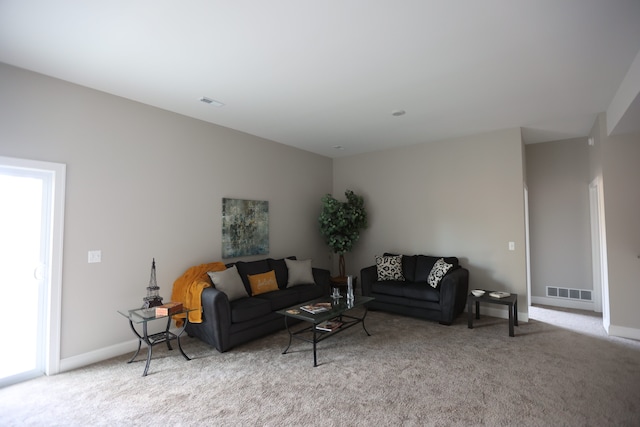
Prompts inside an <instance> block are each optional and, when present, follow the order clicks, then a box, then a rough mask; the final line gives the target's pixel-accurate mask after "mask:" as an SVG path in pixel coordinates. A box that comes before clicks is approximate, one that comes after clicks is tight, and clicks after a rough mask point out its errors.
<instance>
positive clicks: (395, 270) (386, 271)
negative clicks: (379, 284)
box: [376, 255, 404, 281]
mask: <svg viewBox="0 0 640 427" xmlns="http://www.w3.org/2000/svg"><path fill="white" fill-rule="evenodd" d="M376 271H377V272H378V280H379V281H382V280H399V281H404V275H403V274H402V255H389V256H376Z"/></svg>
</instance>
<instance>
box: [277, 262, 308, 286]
mask: <svg viewBox="0 0 640 427" xmlns="http://www.w3.org/2000/svg"><path fill="white" fill-rule="evenodd" d="M284 262H285V263H287V268H288V269H289V280H288V281H287V288H290V287H292V286H296V285H309V284H314V283H316V282H315V280H313V270H312V268H311V260H310V259H305V260H293V259H287V258H285V259H284Z"/></svg>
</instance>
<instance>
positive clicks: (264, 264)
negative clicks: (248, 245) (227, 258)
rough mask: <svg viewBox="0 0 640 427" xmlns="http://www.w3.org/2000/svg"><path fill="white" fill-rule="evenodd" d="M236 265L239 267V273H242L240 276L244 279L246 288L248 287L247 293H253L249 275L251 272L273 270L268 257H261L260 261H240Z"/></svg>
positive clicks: (257, 272) (258, 272)
mask: <svg viewBox="0 0 640 427" xmlns="http://www.w3.org/2000/svg"><path fill="white" fill-rule="evenodd" d="M233 265H235V266H236V267H237V268H238V273H239V274H240V278H241V279H242V283H244V286H245V288H247V293H249V294H251V284H250V283H249V275H250V274H260V273H266V272H267V271H269V270H272V269H271V268H270V267H269V262H268V261H267V260H266V259H261V260H259V261H249V262H246V261H238V262H236V263H235V264H233Z"/></svg>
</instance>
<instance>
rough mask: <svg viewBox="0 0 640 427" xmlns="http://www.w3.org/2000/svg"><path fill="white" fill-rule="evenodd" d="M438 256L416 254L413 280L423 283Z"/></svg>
mask: <svg viewBox="0 0 640 427" xmlns="http://www.w3.org/2000/svg"><path fill="white" fill-rule="evenodd" d="M438 258H439V257H436V256H428V255H418V256H417V257H416V276H415V280H414V282H422V283H425V282H426V281H427V277H429V273H431V269H432V268H433V265H434V264H435V263H436V261H437V260H438Z"/></svg>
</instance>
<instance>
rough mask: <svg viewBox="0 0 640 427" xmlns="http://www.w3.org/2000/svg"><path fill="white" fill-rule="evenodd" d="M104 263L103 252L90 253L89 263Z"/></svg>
mask: <svg viewBox="0 0 640 427" xmlns="http://www.w3.org/2000/svg"><path fill="white" fill-rule="evenodd" d="M94 262H102V251H89V263H94Z"/></svg>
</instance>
